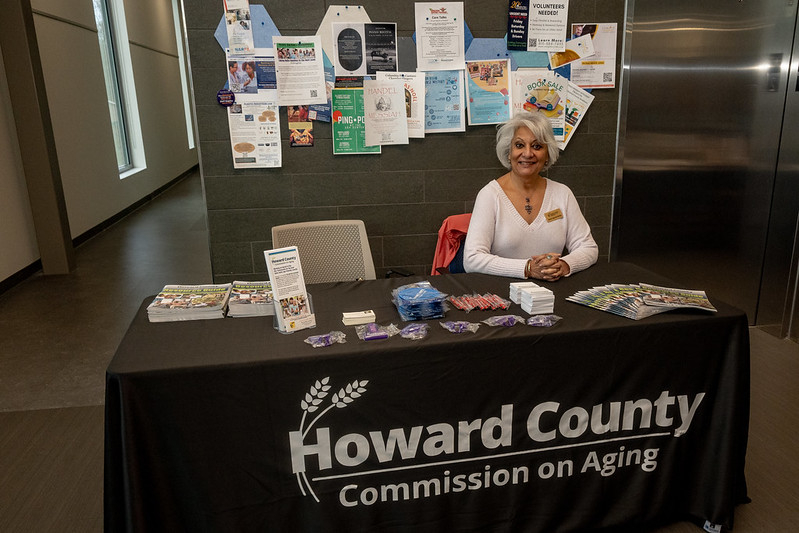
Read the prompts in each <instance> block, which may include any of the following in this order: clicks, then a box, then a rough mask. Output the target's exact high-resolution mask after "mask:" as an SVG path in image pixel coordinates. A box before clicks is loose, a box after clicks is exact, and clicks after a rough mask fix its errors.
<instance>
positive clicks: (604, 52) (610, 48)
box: [571, 22, 617, 89]
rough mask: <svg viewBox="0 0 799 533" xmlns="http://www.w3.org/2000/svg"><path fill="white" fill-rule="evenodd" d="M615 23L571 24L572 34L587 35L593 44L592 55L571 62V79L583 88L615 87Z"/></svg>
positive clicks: (577, 35)
mask: <svg viewBox="0 0 799 533" xmlns="http://www.w3.org/2000/svg"><path fill="white" fill-rule="evenodd" d="M616 28H617V26H616V23H615V22H613V23H607V24H572V35H573V36H574V37H575V38H576V37H582V36H586V35H589V36H591V40H592V42H593V45H594V55H593V56H591V57H590V58H588V59H585V60H581V61H578V62H576V63H572V66H571V81H573V82H574V83H576V84H577V85H579V86H580V87H582V88H584V89H612V88H614V87H616V39H617V36H616Z"/></svg>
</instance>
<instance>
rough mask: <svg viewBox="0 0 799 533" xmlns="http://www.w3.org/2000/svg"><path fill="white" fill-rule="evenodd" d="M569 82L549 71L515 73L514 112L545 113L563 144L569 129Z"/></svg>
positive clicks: (534, 70) (524, 70)
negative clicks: (567, 102)
mask: <svg viewBox="0 0 799 533" xmlns="http://www.w3.org/2000/svg"><path fill="white" fill-rule="evenodd" d="M567 92H568V80H567V79H566V78H564V77H563V76H561V75H559V74H556V73H555V72H552V71H551V70H547V69H528V68H520V69H517V70H516V72H514V73H513V91H512V105H513V113H514V114H515V113H518V112H520V111H530V112H532V113H543V114H544V116H546V117H547V118H548V119H549V122H550V124H551V125H552V132H553V133H554V134H555V140H556V141H563V140H564V138H565V129H566V116H565V108H566V100H567Z"/></svg>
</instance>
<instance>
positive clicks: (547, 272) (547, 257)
mask: <svg viewBox="0 0 799 533" xmlns="http://www.w3.org/2000/svg"><path fill="white" fill-rule="evenodd" d="M569 272H571V268H570V267H569V264H568V263H567V262H566V261H563V260H562V259H561V258H560V254H555V253H550V254H542V255H534V256H533V257H531V258H530V259H529V260H528V261H527V272H526V273H527V274H528V277H531V278H535V279H542V280H544V281H557V280H559V279H560V278H562V277H563V276H567V275H568V274H569Z"/></svg>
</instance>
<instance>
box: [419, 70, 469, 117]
mask: <svg viewBox="0 0 799 533" xmlns="http://www.w3.org/2000/svg"><path fill="white" fill-rule="evenodd" d="M463 72H464V71H463V70H435V71H430V72H425V73H424V84H425V100H424V107H425V123H424V131H425V133H451V132H456V131H466V105H465V102H466V100H465V98H464V85H465V84H464V76H463Z"/></svg>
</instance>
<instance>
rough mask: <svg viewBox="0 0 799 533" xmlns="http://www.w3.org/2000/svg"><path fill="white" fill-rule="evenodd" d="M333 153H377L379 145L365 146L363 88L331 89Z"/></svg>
mask: <svg viewBox="0 0 799 533" xmlns="http://www.w3.org/2000/svg"><path fill="white" fill-rule="evenodd" d="M332 108H333V155H345V154H348V155H349V154H379V153H380V151H381V149H380V146H366V130H365V128H364V112H363V89H362V88H360V89H333V97H332Z"/></svg>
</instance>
